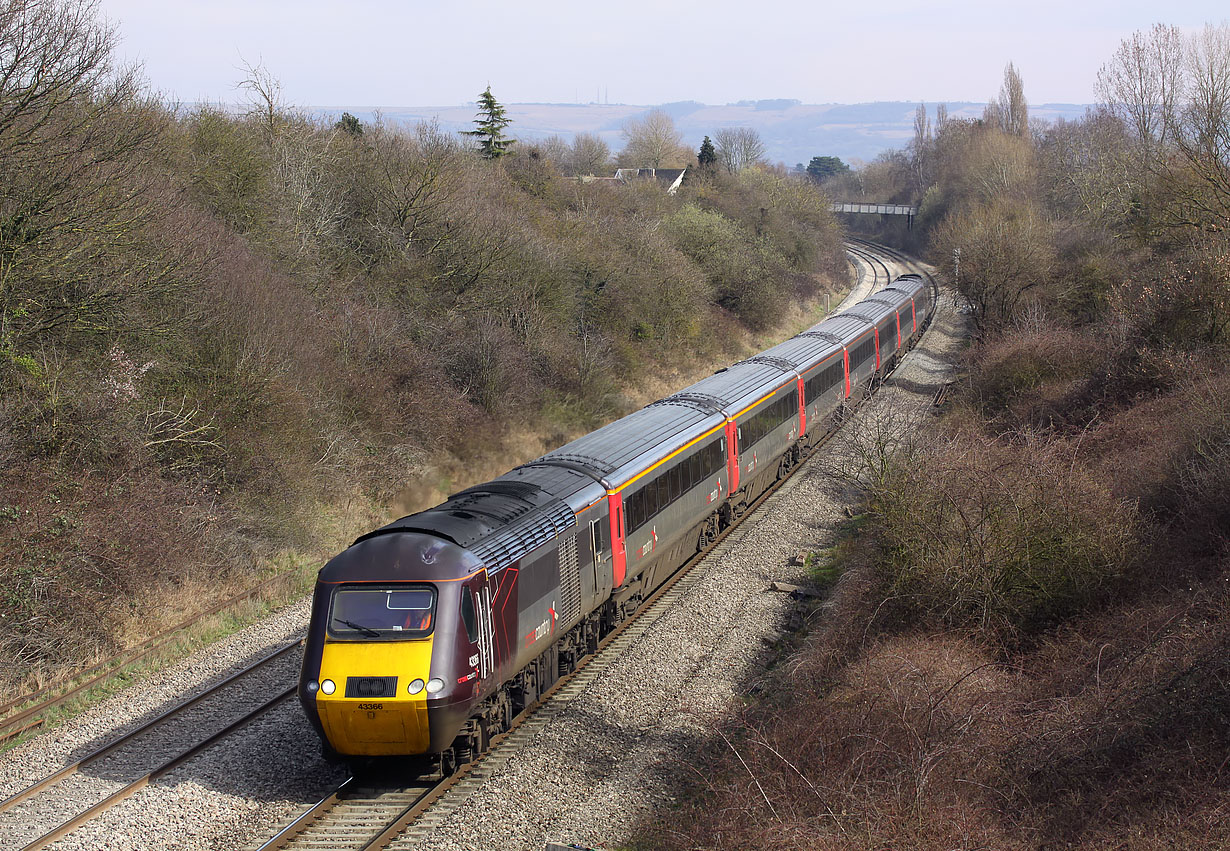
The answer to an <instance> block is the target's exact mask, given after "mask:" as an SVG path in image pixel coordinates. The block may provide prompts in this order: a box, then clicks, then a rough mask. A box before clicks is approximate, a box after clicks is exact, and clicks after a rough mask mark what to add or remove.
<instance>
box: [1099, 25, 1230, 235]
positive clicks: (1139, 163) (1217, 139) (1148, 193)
mask: <svg viewBox="0 0 1230 851" xmlns="http://www.w3.org/2000/svg"><path fill="white" fill-rule="evenodd" d="M1098 92H1099V95H1100V96H1101V97H1102V98H1103V100H1104V101H1105V108H1106V109H1107V110H1108V111H1110V112H1111V113H1112V114H1114V115H1115V116H1116V117H1118V118H1119V119H1120V120H1121V121H1123V123H1124V124H1125V125H1126V126H1127V127H1128V128H1129V131H1130V132H1131V133H1132V135H1133V138H1134V141H1135V156H1134V162H1133V166H1134V167H1135V168H1136V169H1138V170H1139V171H1140V172H1141V173H1142V174H1141V177H1140V178H1139V179H1138V180H1137V182H1136V185H1137V187H1138V191H1139V193H1140V194H1141V195H1143V196H1145V198H1146V200H1148V201H1150V202H1153V203H1154V204H1155V207H1156V212H1157V215H1158V216H1159V223H1161V224H1163V225H1166V226H1171V227H1175V226H1178V227H1197V228H1201V229H1206V230H1215V231H1220V230H1224V229H1225V228H1226V227H1227V226H1230V24H1226V23H1222V24H1219V25H1216V26H1214V25H1212V24H1206V25H1205V27H1204V28H1203V29H1202V30H1200V31H1199V32H1196V33H1192V34H1190V35H1189V36H1187V37H1186V38H1185V37H1184V36H1183V34H1182V33H1181V32H1180V31H1179V29H1178V28H1177V27H1170V26H1164V25H1160V24H1159V25H1157V26H1154V27H1153V29H1152V30H1150V31H1149V32H1148V33H1141V32H1137V33H1134V34H1133V35H1132V37H1131V38H1130V39H1126V40H1124V42H1123V43H1122V44H1121V45H1120V47H1119V50H1118V51H1117V52H1116V53H1115V56H1114V57H1113V58H1112V59H1111V61H1110V62H1108V63H1107V64H1106V65H1104V66H1103V67H1102V70H1101V73H1100V74H1099V75H1098Z"/></svg>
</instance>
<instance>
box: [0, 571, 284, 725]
mask: <svg viewBox="0 0 1230 851" xmlns="http://www.w3.org/2000/svg"><path fill="white" fill-rule="evenodd" d="M293 575H294V571H286V572H283V573H279V574H276V575H275V576H271V577H269V578H268V579H266V580H265V581H264V582H261V583H260V584H258V585H256V586H254V587H252V588H249V589H248V590H247V591H244V592H242V593H240V594H236V595H234V596H233V597H228V598H227V599H225V600H223V601H222V602H220V603H217V604H215V605H213V606H211V607H209V608H208V609H206V610H205V611H202V612H198V613H197V614H195V615H193V616H192V617H190V618H188V619H187V620H185V621H183V622H181V623H179V624H178V625H176V626H174V627H172V628H171V629H169V630H167V631H166V632H162V633H159V634H158V635H155V636H152V637H151V638H148V639H146V640H145V641H144V642H142V643H141V644H139V645H137V646H136V647H132V648H129V649H128V650H125V651H123V652H122V653H117V654H115V655H114V656H110V657H108V658H107V659H103V660H102V661H101V662H98V663H96V664H94V665H92V666H91V667H89V668H87V669H86V670H84V671H80V672H78V673H76V674H73V675H72V676H70V677H65V678H63V679H60V680H57V681H55V682H52V683H48V684H47V685H45V686H43V687H42V688H40V689H38V690H36V691H33V692H30V693H28V694H25V695H22V696H20V697H17V698H13V699H11V700H7V701H5V702H4V703H0V713H4V712H7V711H9V710H10V709H13V708H14V707H18V706H24V705H25V704H28V703H30V702H31V701H34V700H38V698H40V697H42V696H43V695H46V694H48V693H50V692H52V691H56V690H58V689H61V688H64V687H67V686H68V685H69V684H70V683H72V682H74V681H75V680H77V679H79V678H80V677H86V679H85V680H84V681H82V682H80V683H77V684H76V685H74V686H72V687H71V688H70V689H69V690H68V691H66V692H63V693H60V694H57V695H56V696H55V697H53V698H50V699H48V700H44V701H41V702H39V703H36V704H35V705H33V706H29V707H27V708H26V709H23V710H21V711H19V712H16V713H13V714H11V715H9V716H8V717H6V718H2V719H0V743H3V742H5V741H8V740H9V739H13V738H16V737H17V736H20V735H21V734H22V733H24V732H27V731H28V730H31V729H33V728H35V727H39V726H42V725H43V724H44V723H45V719H43V718H35V717H34V716H38V715H42V714H44V713H46V712H48V711H50V710H52V709H54V708H56V707H57V706H61V705H63V704H64V703H67V702H68V701H69V700H71V699H72V698H74V697H76V696H77V695H78V694H80V693H81V692H83V691H85V690H86V689H89V688H91V687H92V686H96V685H98V684H99V683H101V682H103V681H104V680H106V679H108V678H109V677H112V676H114V675H115V674H116V673H118V672H119V671H120V670H122V669H123V668H124V667H126V666H128V665H132V664H135V663H137V662H140V661H142V660H143V659H146V658H148V657H149V656H151V655H153V654H154V653H155V652H157V651H158V650H161V649H162V648H164V647H166V646H167V645H168V644H170V643H171V642H172V641H174V640H175V639H176V638H178V637H180V634H181V633H183V632H184V630H186V629H189V628H191V627H193V626H195V625H196V624H198V623H200V622H201V621H202V620H204V619H205V618H208V617H213V616H214V615H216V614H218V613H219V612H223V611H225V610H226V609H228V608H231V607H232V606H237V605H239V604H240V603H242V602H244V601H246V600H250V599H252V598H253V597H256V596H257V595H259V594H261V593H264V592H265V591H268V590H269V589H270V588H272V587H273V586H275V585H276V584H278V583H285V582H287V581H289V580H290V578H291V577H292V576H293Z"/></svg>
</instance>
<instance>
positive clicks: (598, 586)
mask: <svg viewBox="0 0 1230 851" xmlns="http://www.w3.org/2000/svg"><path fill="white" fill-rule="evenodd" d="M589 539H590V545H591V547H592V552H593V554H594V556H593V559H592V560H591V562H590V563H589V565H588V568H589V570H590V571H592V574H593V575H592V577H589V579H590V582H589V587H590V588H593V589H594V595H595V598H596V599H604V598H605V597H606V596H607V595H608V594H610V593H611V525H610V519H609V518H607V517H599V518H598V519H596V520H591V521H590V524H589Z"/></svg>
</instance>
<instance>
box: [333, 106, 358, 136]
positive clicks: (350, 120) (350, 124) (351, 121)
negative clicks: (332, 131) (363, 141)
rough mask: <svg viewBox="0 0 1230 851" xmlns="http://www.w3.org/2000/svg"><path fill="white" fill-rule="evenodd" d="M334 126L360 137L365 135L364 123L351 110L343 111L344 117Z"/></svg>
mask: <svg viewBox="0 0 1230 851" xmlns="http://www.w3.org/2000/svg"><path fill="white" fill-rule="evenodd" d="M333 126H334V127H335V128H337V129H338V130H341V131H342V132H343V133H345V134H346V135H348V136H354V137H355V138H358V137H359V136H362V135H363V123H362V122H361V121H359V119H357V118H355V117H354V116H353V115H351V114H350V113H349V112H343V113H342V117H341V118H339V119H338V120H337V123H336V124H334V125H333Z"/></svg>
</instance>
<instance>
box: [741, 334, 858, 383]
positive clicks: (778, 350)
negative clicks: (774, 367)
mask: <svg viewBox="0 0 1230 851" xmlns="http://www.w3.org/2000/svg"><path fill="white" fill-rule="evenodd" d="M842 348H843V347H842V344H841V343H840V342H838V341H837V340H836V339H833V338H825V337H821V336H817V335H814V334H808V333H807V332H804V333H803V334H801V335H799V336H797V337H791V338H790V339H789V340H786V341H785V342H784V343H778V344H777V345H776V346H774V347H773V348H771V349H769V350H767V351H765V352H762V353H761V355H760V356H761V357H771V358H777V359H779V360H782V361H785V362H787V363H789V364H791V365H792V366H793V368H794V369H795V370H796V371H797V372H799V373H803V372H806V371H807V370H809V369H811V368H812V367H813V366H815V365H816V364H818V363H820V362H821V361H823V360H826V359H828V358H830V357H832V356H833V355H840V354H841V352H842Z"/></svg>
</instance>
